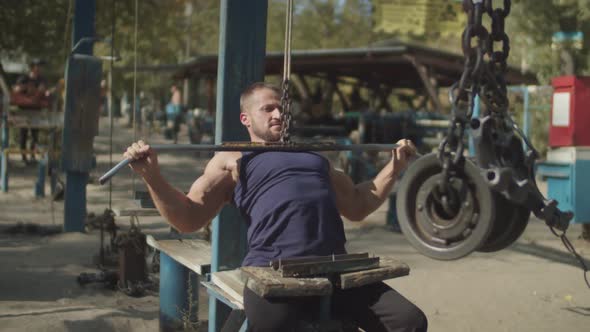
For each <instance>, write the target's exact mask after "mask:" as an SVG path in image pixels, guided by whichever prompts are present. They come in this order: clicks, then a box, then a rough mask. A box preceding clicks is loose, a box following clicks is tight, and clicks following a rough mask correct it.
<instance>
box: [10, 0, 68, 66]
mask: <svg viewBox="0 0 590 332" xmlns="http://www.w3.org/2000/svg"><path fill="white" fill-rule="evenodd" d="M69 3H70V0H55V1H35V0H2V1H0V22H1V27H2V33H0V56H9V57H18V56H19V55H21V54H22V53H23V52H24V53H26V54H28V55H30V56H32V57H41V58H43V59H45V60H46V61H48V63H49V65H50V66H48V67H49V68H56V67H57V68H59V69H57V70H50V71H49V73H48V74H49V76H56V75H57V73H58V72H62V73H63V63H64V59H65V54H66V53H65V49H64V48H65V46H66V44H67V43H68V42H69V38H70V36H69V34H67V33H66V30H67V25H68V19H67V16H68V8H69V7H68V6H69ZM68 45H69V44H68ZM62 75H63V74H62Z"/></svg>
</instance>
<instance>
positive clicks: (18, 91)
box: [12, 59, 50, 164]
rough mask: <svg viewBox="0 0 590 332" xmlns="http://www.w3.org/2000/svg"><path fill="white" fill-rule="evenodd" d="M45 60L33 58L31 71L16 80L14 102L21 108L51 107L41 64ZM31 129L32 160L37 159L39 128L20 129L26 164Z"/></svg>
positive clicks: (23, 156)
mask: <svg viewBox="0 0 590 332" xmlns="http://www.w3.org/2000/svg"><path fill="white" fill-rule="evenodd" d="M43 64H45V61H43V60H41V59H33V60H31V62H29V73H28V74H26V75H22V76H21V77H19V78H18V79H17V81H16V84H15V85H14V88H13V98H12V99H13V103H14V104H16V105H17V106H18V107H19V108H21V109H29V110H30V109H42V108H47V107H49V95H50V93H49V91H48V90H47V82H46V81H45V78H44V77H43V75H42V73H41V66H42V65H43ZM29 130H30V131H31V146H30V152H31V161H34V160H35V146H36V145H37V141H38V139H39V129H34V128H21V129H20V149H21V151H22V159H23V161H24V162H25V164H29V160H28V159H27V156H26V151H27V140H28V133H29Z"/></svg>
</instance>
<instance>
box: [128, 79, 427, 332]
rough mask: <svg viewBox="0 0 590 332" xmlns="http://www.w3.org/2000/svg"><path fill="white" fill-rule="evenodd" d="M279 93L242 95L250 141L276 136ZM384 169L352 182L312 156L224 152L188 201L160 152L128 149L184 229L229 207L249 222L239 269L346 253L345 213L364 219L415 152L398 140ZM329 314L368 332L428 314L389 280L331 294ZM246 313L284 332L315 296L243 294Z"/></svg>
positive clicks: (314, 303) (269, 89) (409, 327)
mask: <svg viewBox="0 0 590 332" xmlns="http://www.w3.org/2000/svg"><path fill="white" fill-rule="evenodd" d="M280 105H281V104H280V90H279V89H277V88H276V87H274V86H272V85H268V84H265V83H255V84H253V85H251V86H250V87H248V88H247V89H246V90H245V91H244V92H243V93H242V95H241V98H240V108H241V113H240V121H241V122H242V124H243V125H244V126H245V127H246V129H247V130H248V133H249V134H250V138H251V140H252V141H253V142H276V141H278V140H279V138H280V131H281V120H280ZM398 144H399V147H398V148H397V149H395V150H394V151H392V153H393V156H392V158H391V162H390V163H388V164H387V165H386V166H385V167H384V168H383V169H382V170H381V172H380V173H379V174H378V175H377V176H376V177H375V179H373V180H372V181H367V182H364V183H360V184H357V185H354V184H353V183H352V181H351V180H350V178H349V177H347V176H346V175H345V174H344V173H342V172H340V171H337V170H335V169H334V168H333V167H332V166H331V165H330V163H329V162H328V160H327V159H325V158H324V157H322V156H320V155H318V154H316V153H311V152H262V153H240V152H220V153H218V154H216V155H215V156H214V157H213V158H212V159H211V160H210V161H209V163H208V164H207V166H206V168H205V171H204V173H203V175H202V176H201V177H199V178H198V179H197V180H196V181H195V182H194V183H193V185H192V187H191V188H190V191H189V193H188V194H187V195H184V194H183V193H182V192H181V191H179V190H177V189H175V188H173V187H172V186H171V185H170V184H168V182H166V181H165V180H164V179H163V178H162V176H161V174H160V170H159V168H158V158H157V156H156V153H155V152H154V151H153V150H152V149H150V147H149V145H146V144H145V143H144V142H142V141H139V142H137V143H134V144H133V145H132V146H130V147H129V148H128V149H127V151H126V152H125V157H126V158H131V159H133V160H134V161H133V162H132V163H131V168H132V169H133V170H134V171H135V172H137V173H138V174H139V175H141V176H142V177H143V179H144V181H145V183H146V185H147V187H148V188H149V191H150V193H151V195H152V198H153V200H154V203H155V205H156V207H157V208H158V210H159V211H160V213H161V214H162V215H163V216H164V217H165V218H166V219H167V220H168V221H169V222H170V223H171V224H172V225H173V226H174V227H175V228H177V229H179V230H180V231H182V232H193V231H196V230H198V229H199V228H201V227H203V226H205V225H207V224H208V223H209V222H210V220H211V219H212V218H213V217H214V216H215V215H216V214H217V213H218V212H219V211H220V210H221V208H222V207H223V205H224V204H227V203H229V204H233V205H235V206H236V207H237V208H238V209H239V210H240V211H241V214H242V215H243V217H244V219H245V222H246V223H247V225H248V231H247V237H248V253H247V255H246V257H245V259H244V261H243V265H244V266H268V263H269V261H270V260H273V259H277V258H279V257H280V258H290V257H302V256H322V255H331V254H343V253H345V252H346V249H345V246H344V245H345V242H346V238H345V234H344V228H343V223H342V219H341V217H340V216H341V215H342V216H344V217H346V218H347V219H350V220H352V221H361V220H363V219H364V218H365V217H366V216H367V215H369V214H370V213H371V212H373V211H375V210H376V209H377V208H378V207H379V206H380V205H381V204H382V203H383V202H384V201H385V199H386V198H387V197H388V194H389V192H390V191H391V189H392V187H393V184H394V182H395V180H396V178H397V175H398V174H399V173H400V172H401V171H403V170H404V168H406V166H407V163H408V158H409V157H411V156H412V155H414V154H415V148H414V146H413V144H412V143H411V142H410V141H408V140H401V141H399V142H398ZM332 303H333V308H332V309H333V313H334V314H335V315H337V316H343V317H346V318H347V319H353V320H354V321H355V322H356V323H357V324H358V325H359V326H360V327H361V328H363V329H364V330H365V331H371V332H374V331H426V326H427V321H426V317H425V315H424V313H423V312H422V311H421V310H420V309H419V308H418V307H416V306H415V305H413V304H412V303H411V302H409V301H408V300H407V299H405V298H404V297H403V296H402V295H400V294H399V293H398V292H396V291H395V290H393V289H392V288H391V287H389V286H387V285H386V284H385V283H376V284H372V285H368V286H364V287H359V288H355V289H351V290H338V289H336V290H335V293H334V295H333V301H332ZM244 307H245V311H246V316H247V317H248V322H249V324H250V326H251V327H252V329H253V330H254V331H290V330H291V329H292V328H293V327H294V326H296V323H297V322H298V321H300V320H302V319H306V318H314V317H315V314H316V313H317V312H319V299H318V298H315V297H304V298H290V299H287V298H275V299H264V298H260V297H258V296H257V295H256V294H254V293H253V292H252V291H250V290H249V289H247V288H246V289H244Z"/></svg>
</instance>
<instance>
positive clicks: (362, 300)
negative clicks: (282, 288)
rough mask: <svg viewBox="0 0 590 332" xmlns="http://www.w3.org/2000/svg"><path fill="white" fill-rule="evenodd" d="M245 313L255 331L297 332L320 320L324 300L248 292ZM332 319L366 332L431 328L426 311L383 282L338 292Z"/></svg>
mask: <svg viewBox="0 0 590 332" xmlns="http://www.w3.org/2000/svg"><path fill="white" fill-rule="evenodd" d="M244 310H245V312H246V317H247V318H248V324H249V327H250V329H251V330H252V331H294V329H295V327H296V326H297V322H299V321H301V320H315V319H318V313H319V310H320V298H319V297H301V298H273V299H264V298H261V297H259V296H258V295H256V294H255V293H254V292H252V291H251V290H250V289H248V288H245V289H244ZM332 316H333V317H335V318H340V319H346V320H352V321H353V322H355V323H356V324H357V325H358V326H359V327H360V328H362V329H363V330H365V331H366V332H380V331H388V332H392V331H395V332H411V331H415V332H421V331H426V330H427V327H428V322H427V320H426V316H425V315H424V313H423V312H422V310H420V309H419V308H418V307H417V306H415V305H414V304H413V303H411V302H410V301H408V300H407V299H406V298H405V297H403V296H402V295H401V294H399V293H398V292H396V291H395V290H394V289H392V288H391V287H389V286H387V285H386V284H384V283H382V282H380V283H375V284H371V285H367V286H363V287H358V288H353V289H348V290H340V289H334V294H333V295H332Z"/></svg>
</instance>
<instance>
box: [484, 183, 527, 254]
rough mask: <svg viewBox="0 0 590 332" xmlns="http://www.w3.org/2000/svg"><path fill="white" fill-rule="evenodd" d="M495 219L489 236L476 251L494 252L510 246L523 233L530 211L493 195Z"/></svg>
mask: <svg viewBox="0 0 590 332" xmlns="http://www.w3.org/2000/svg"><path fill="white" fill-rule="evenodd" d="M494 199H495V201H496V219H495V220H494V225H493V227H492V231H491V232H490V236H488V238H487V240H485V242H484V243H483V244H482V246H481V247H480V248H478V249H477V251H481V252H494V251H499V250H502V249H504V248H506V247H508V246H510V245H511V244H512V243H514V241H516V240H518V238H519V237H520V236H521V235H522V233H524V230H525V228H526V226H527V225H528V223H529V217H530V214H531V211H530V210H529V209H528V208H526V207H524V206H522V205H518V204H515V203H512V202H510V201H508V199H506V198H505V197H504V196H503V195H501V194H499V193H494Z"/></svg>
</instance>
